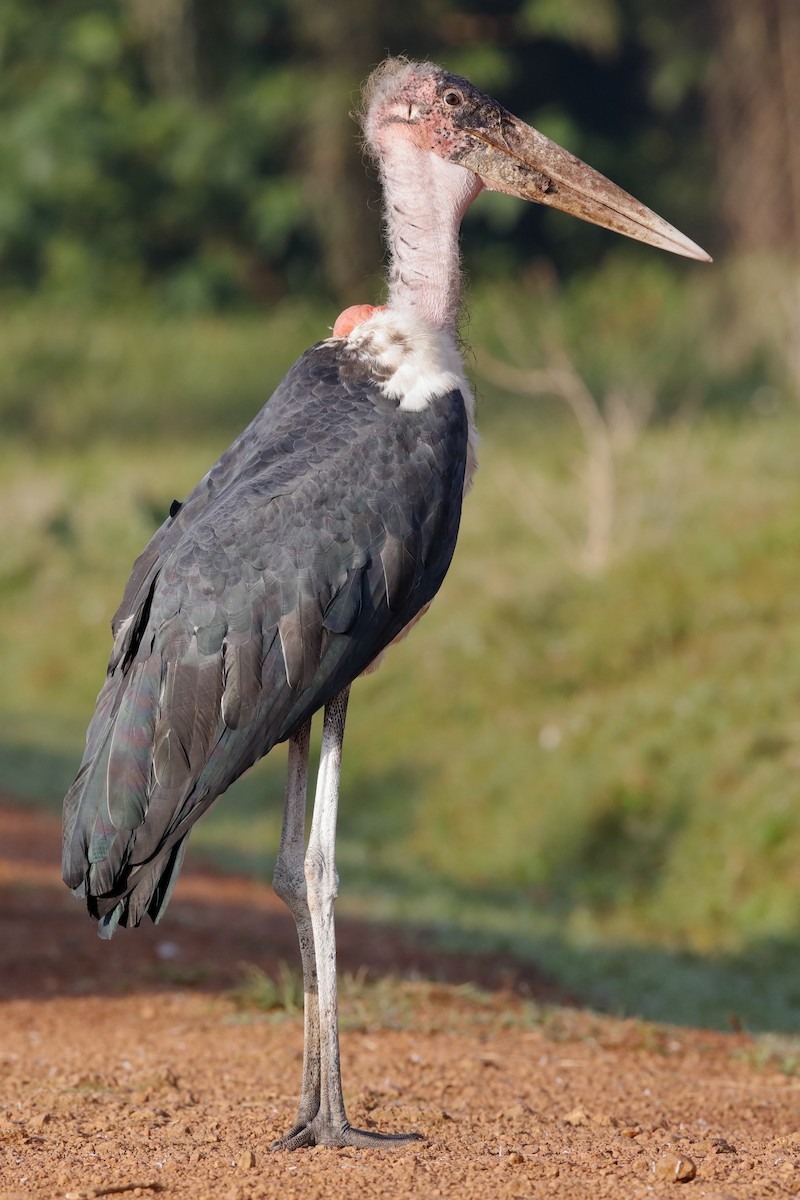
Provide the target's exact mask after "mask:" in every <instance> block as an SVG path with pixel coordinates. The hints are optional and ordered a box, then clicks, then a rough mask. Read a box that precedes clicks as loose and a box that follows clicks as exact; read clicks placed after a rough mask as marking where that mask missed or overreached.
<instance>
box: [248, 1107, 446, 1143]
mask: <svg viewBox="0 0 800 1200" xmlns="http://www.w3.org/2000/svg"><path fill="white" fill-rule="evenodd" d="M421 1141H423V1138H422V1135H421V1134H419V1133H372V1132H371V1131H370V1130H367V1129H354V1128H353V1126H352V1125H351V1124H350V1123H349V1122H348V1121H346V1120H345V1121H343V1122H342V1121H332V1120H330V1119H328V1120H325V1119H324V1118H323V1116H322V1113H317V1115H316V1116H315V1117H314V1118H313V1119H312V1120H311V1121H298V1123H297V1124H296V1125H293V1126H292V1128H291V1129H290V1130H289V1132H288V1133H287V1134H285V1135H284V1136H283V1137H282V1138H278V1140H277V1142H273V1143H272V1145H271V1146H270V1150H299V1149H301V1147H303V1146H333V1147H337V1148H339V1149H342V1148H344V1147H345V1146H354V1147H355V1148H356V1149H359V1150H391V1149H395V1148H396V1147H398V1146H409V1145H411V1143H412V1142H421Z"/></svg>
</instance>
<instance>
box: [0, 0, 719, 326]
mask: <svg viewBox="0 0 800 1200" xmlns="http://www.w3.org/2000/svg"><path fill="white" fill-rule="evenodd" d="M652 7H653V6H651V5H649V4H646V3H645V2H644V0H497V2H496V3H493V4H491V5H490V4H487V3H486V0H421V2H419V3H415V4H413V5H410V4H386V3H385V0H328V2H327V3H325V4H320V3H318V0H231V3H229V4H219V3H218V2H217V0H117V2H116V3H110V2H109V0H80V2H78V0H5V3H4V4H3V5H2V6H1V7H0V289H2V290H3V291H5V292H8V291H9V290H13V289H17V290H21V291H28V290H34V289H44V290H47V291H48V292H50V293H52V294H55V295H61V296H63V297H65V298H68V299H70V300H80V299H86V300H92V301H98V300H99V301H103V300H111V299H113V300H114V301H115V302H119V301H121V300H125V299H126V298H131V299H137V298H139V297H141V296H142V295H148V296H149V297H150V298H157V299H158V300H159V301H160V302H161V303H163V304H166V305H167V306H169V307H173V308H184V309H187V308H188V309H202V308H221V307H229V306H235V305H241V304H252V303H254V302H256V303H258V302H265V301H267V302H269V301H274V300H276V299H278V298H280V297H281V296H283V295H285V294H288V293H292V292H294V293H302V292H315V293H320V292H323V293H327V294H330V295H332V296H336V297H337V298H339V299H341V300H342V301H348V302H352V301H354V300H363V299H369V298H372V296H374V295H375V292H376V289H377V285H376V282H375V275H376V272H377V268H378V265H379V262H380V243H379V216H378V212H377V193H376V190H375V185H374V180H373V181H370V179H369V178H368V176H367V174H366V173H365V171H364V165H363V162H362V157H361V154H360V152H359V147H358V130H357V127H356V125H355V124H354V122H353V121H352V119H351V117H350V115H349V110H350V109H351V108H352V107H353V106H354V105H355V104H356V103H357V96H358V88H359V85H360V82H361V81H362V79H363V78H364V76H365V75H366V74H367V72H368V71H369V69H370V68H371V67H372V66H373V65H374V64H375V63H377V62H379V61H380V60H381V58H382V57H383V56H384V54H385V53H386V52H387V50H388V51H391V52H393V53H407V54H409V55H412V56H425V57H430V58H433V59H436V60H439V61H442V62H443V63H445V64H446V65H448V66H449V67H451V68H452V69H454V70H457V71H461V72H462V73H464V74H468V75H469V76H470V77H471V78H472V79H473V80H474V82H476V83H477V84H478V85H479V86H484V87H486V88H487V90H490V91H491V92H492V93H493V94H495V95H496V96H497V97H498V98H499V99H502V100H503V102H504V103H506V104H507V106H508V107H509V108H511V109H512V110H514V111H516V112H517V113H518V114H519V115H520V116H522V117H525V118H526V119H529V120H531V121H533V122H534V123H536V124H537V125H538V126H539V127H540V128H542V129H543V130H544V131H545V132H547V133H549V134H551V135H552V136H554V137H556V138H557V139H558V140H561V141H563V142H565V143H566V144H568V145H569V147H570V148H571V149H572V150H574V151H575V152H576V153H578V154H580V155H581V156H582V157H585V158H587V159H588V160H590V161H591V162H592V163H593V164H594V165H596V166H598V167H599V168H600V169H601V170H604V171H605V172H606V173H607V174H610V175H612V176H614V177H615V178H616V179H617V180H618V181H619V182H620V183H622V184H623V186H626V187H628V188H629V189H630V190H632V191H635V192H637V193H638V194H640V195H641V196H642V198H643V199H644V200H646V201H647V202H648V203H650V204H652V205H653V206H654V207H657V208H660V209H663V211H664V215H665V216H667V217H668V218H669V219H670V220H673V221H674V222H675V223H676V224H678V225H681V224H685V225H686V226H688V227H689V228H690V230H691V231H692V233H693V235H695V236H698V237H700V238H701V240H702V234H703V232H704V224H705V221H706V220H707V219H708V212H709V201H708V183H709V168H708V163H707V162H705V161H704V160H703V158H702V155H701V154H700V153H699V152H698V145H700V143H699V141H698V138H697V128H698V125H699V118H700V115H701V109H700V107H699V100H698V97H699V95H700V89H701V83H702V78H703V71H704V66H705V59H704V56H703V53H704V45H703V39H704V38H705V37H706V36H707V35H706V32H705V28H704V25H703V22H702V21H701V20H700V19H698V16H697V14H698V11H700V12H702V10H703V7H704V6H703V5H700V6H699V7H698V6H696V5H695V6H694V7H691V6H690V5H689V4H688V2H687V0H681V2H680V3H679V4H677V5H676V6H670V9H669V12H668V13H667V14H666V15H665V14H663V13H662V14H660V15H654V14H653V12H652V11H651V10H652ZM487 232H491V237H487V236H486V234H487ZM465 240H466V246H467V252H468V256H469V259H470V266H471V269H472V270H473V272H474V271H477V272H479V273H480V272H485V273H489V274H491V273H492V272H500V271H503V270H505V269H506V267H507V265H508V263H509V262H510V261H511V260H513V261H514V262H516V263H518V262H519V261H520V260H524V259H526V258H531V257H533V256H534V255H542V254H545V255H548V256H550V257H551V258H553V259H555V261H556V262H557V263H560V264H562V265H563V264H569V265H570V267H573V266H574V265H576V264H577V263H579V262H580V261H582V260H584V259H588V260H590V261H592V260H596V257H597V256H598V255H599V254H601V253H605V252H606V247H607V245H608V240H607V239H604V237H603V235H601V234H598V233H597V232H596V231H594V230H592V229H590V228H588V227H584V226H581V225H579V224H578V223H577V222H569V221H567V220H566V219H564V218H553V216H552V214H546V213H543V212H541V211H539V210H535V209H533V208H532V207H531V206H523V205H514V204H511V203H506V202H505V200H504V199H503V198H500V197H486V198H484V200H483V201H482V203H481V205H479V206H476V207H475V209H474V211H473V213H472V214H470V219H469V222H468V225H467V229H466V231H465Z"/></svg>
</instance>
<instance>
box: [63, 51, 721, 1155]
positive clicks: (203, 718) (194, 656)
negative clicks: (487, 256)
mask: <svg viewBox="0 0 800 1200" xmlns="http://www.w3.org/2000/svg"><path fill="white" fill-rule="evenodd" d="M363 121H364V132H365V136H366V143H367V147H368V149H369V150H370V151H371V153H372V154H373V155H374V157H375V159H376V160H377V163H378V166H379V169H380V176H381V180H382V184H383V191H384V196H385V213H386V215H385V220H386V233H387V240H388V246H389V253H390V258H391V264H390V270H389V286H388V304H387V305H386V306H385V307H383V308H380V309H379V308H372V307H371V306H367V305H365V306H361V307H359V308H358V309H355V310H348V311H347V312H346V313H344V314H342V317H341V318H340V320H339V321H338V322H337V324H336V325H335V327H334V331H333V336H332V337H329V338H326V339H325V340H324V341H321V342H319V343H318V344H317V345H316V346H313V347H312V348H311V349H310V350H309V351H308V352H307V353H306V354H304V355H303V357H302V358H301V359H300V360H299V361H298V362H297V363H296V364H295V365H294V366H293V367H292V368H291V370H290V371H289V373H288V375H286V377H285V378H284V380H283V381H282V383H280V384H279V385H278V387H277V389H276V391H275V393H274V395H273V396H272V398H271V399H270V401H269V403H268V404H267V405H266V406H265V407H264V408H263V409H262V410H261V412H260V413H258V415H257V416H256V417H255V418H254V419H253V421H252V422H251V424H250V425H249V426H248V428H247V429H246V430H245V431H244V433H242V434H241V436H240V437H239V438H237V440H236V441H235V442H234V443H233V445H232V446H231V447H230V449H229V450H227V451H226V452H225V453H224V454H223V456H222V458H220V460H219V462H217V463H216V464H215V465H214V466H213V467H212V468H211V470H210V471H209V472H208V474H207V475H206V476H205V477H204V478H203V479H202V480H201V481H200V483H199V484H198V485H197V487H196V488H195V489H194V491H193V492H191V494H190V495H189V496H188V498H187V499H186V500H185V501H184V502H183V503H182V504H179V503H178V502H177V501H176V502H175V503H174V504H173V506H172V508H171V510H170V515H169V517H168V519H167V520H166V521H165V522H164V524H163V525H162V526H161V528H160V529H159V530H158V532H157V533H156V534H155V536H154V537H153V539H152V541H151V542H150V544H149V546H147V548H146V549H145V550H144V552H143V553H142V555H141V556H140V557H139V558H138V559H137V561H136V563H135V565H134V568H133V573H132V575H131V578H130V581H129V583H128V586H127V588H126V590H125V594H124V597H123V600H122V604H121V606H120V608H119V610H118V612H117V614H116V616H115V618H114V620H113V625H112V629H113V634H114V647H113V650H112V653H111V658H110V661H109V665H108V674H107V678H106V682H105V685H104V687H103V689H102V691H101V692H100V695H99V697H98V701H97V709H96V712H95V715H94V718H93V720H92V722H91V725H90V727H89V732H88V736H87V745H86V752H85V755H84V758H83V762H82V765H81V767H80V771H79V773H78V776H77V778H76V780H75V782H74V784H73V785H72V787H71V789H70V791H69V793H68V795H67V797H66V800H65V804H64V879H65V881H66V883H67V884H68V886H69V887H70V888H72V890H73V891H74V892H75V894H76V895H77V896H80V897H82V898H84V899H85V901H86V903H87V904H88V908H89V912H90V913H91V914H92V916H93V917H95V918H96V919H97V920H98V921H99V927H100V934H101V936H102V937H110V936H111V934H112V933H113V932H114V930H115V929H116V927H117V926H118V925H122V926H130V925H138V924H139V922H140V921H141V920H142V918H143V917H144V916H145V915H148V916H150V917H151V918H152V919H153V920H154V921H158V920H159V919H160V918H161V916H162V914H163V912H164V909H165V907H166V904H167V901H168V900H169V897H170V894H171V892H172V889H173V887H174V884H175V880H176V877H177V875H178V872H179V870H180V866H181V863H182V861H183V856H184V851H185V849H186V839H187V836H188V834H189V832H190V830H191V828H192V826H193V825H194V823H195V821H196V820H197V819H198V817H200V816H201V815H202V813H204V812H205V810H206V809H207V808H208V807H209V805H210V804H211V803H212V802H213V801H214V800H215V799H216V797H217V796H219V795H220V794H221V793H222V792H224V791H225V789H226V788H227V787H228V786H229V784H231V783H232V782H233V781H234V779H236V778H237V777H238V776H239V775H241V774H242V772H243V771H245V770H246V769H247V768H248V767H249V766H251V764H252V763H254V762H255V761H256V760H257V759H259V758H261V757H262V755H265V754H267V753H268V751H269V750H271V749H272V747H273V746H274V745H275V744H276V743H277V742H283V741H287V740H288V743H289V754H288V773H287V786H286V801H285V811H284V818H283V829H282V833H281V840H280V849H279V853H278V859H277V865H276V868H275V876H274V884H275V890H276V891H277V893H278V895H279V896H280V897H281V898H282V899H283V900H284V901H285V902H286V904H287V905H288V907H289V908H290V910H291V912H292V914H293V916H294V919H295V922H296V925H297V933H298V937H299V941H300V953H301V958H302V965H303V978H304V987H305V1051H304V1060H303V1072H302V1086H301V1092H300V1103H299V1109H298V1113H297V1120H296V1122H295V1124H294V1125H293V1126H292V1128H291V1129H290V1130H289V1131H288V1133H286V1135H285V1136H284V1137H282V1138H281V1139H280V1140H279V1141H277V1142H276V1143H275V1144H274V1145H275V1147H276V1148H285V1149H294V1148H295V1147H298V1146H303V1145H309V1144H314V1143H322V1144H325V1145H329V1146H385V1145H397V1144H402V1143H403V1142H406V1141H409V1140H411V1139H413V1138H414V1137H416V1136H417V1135H415V1134H394V1135H383V1134H378V1133H371V1132H365V1131H362V1130H358V1129H354V1128H353V1127H352V1126H351V1125H350V1124H349V1122H348V1120H347V1115H346V1113H345V1107H344V1101H343V1097H342V1085H341V1075H340V1064H339V1036H338V1018H337V999H336V946H335V936H334V924H333V906H334V900H335V897H336V894H337V876H336V869H335V866H334V841H335V831H336V811H337V802H338V785H339V769H340V763H341V754H342V740H343V735H344V724H345V714H346V710H347V701H348V695H349V691H350V685H351V684H352V682H353V680H354V679H356V678H357V677H358V676H359V675H361V674H363V673H364V672H365V671H367V670H368V669H370V668H371V667H374V666H375V665H376V663H377V661H378V660H379V659H380V658H381V656H382V655H383V653H384V651H385V650H386V648H387V646H389V645H390V644H391V643H392V642H395V641H397V640H398V639H399V638H400V637H401V636H403V634H404V633H406V632H407V631H408V629H409V628H410V626H411V625H413V624H414V623H415V622H416V620H417V619H418V618H419V617H420V615H421V614H422V613H424V611H425V610H426V608H427V607H428V605H429V604H430V602H431V600H432V599H433V597H434V596H435V595H436V592H437V591H438V589H439V587H440V585H441V583H442V580H443V579H444V576H445V573H446V571H447V568H448V566H449V565H450V560H451V558H452V555H453V551H454V549H455V544H456V536H457V534H458V526H459V519H460V515H461V504H462V498H463V496H464V493H465V491H466V490H467V489H468V487H469V484H470V480H471V478H472V474H473V471H474V469H475V433H474V425H473V398H472V393H471V391H470V387H469V384H468V383H467V381H466V379H465V377H464V368H463V365H462V362H461V358H460V356H459V352H458V349H457V344H456V337H455V329H456V319H457V315H458V308H459V283H460V280H459V256H458V238H459V226H460V223H461V218H462V216H463V214H464V212H465V211H466V209H467V207H468V206H469V205H470V204H471V203H472V201H473V200H474V199H475V198H476V196H477V195H478V193H479V192H480V191H481V190H482V189H483V188H488V189H490V190H495V191H500V192H506V193H509V194H511V195H513V196H518V197H520V198H521V199H525V200H533V201H535V202H537V203H540V204H548V205H552V206H553V207H555V208H560V209H563V210H564V211H565V212H568V213H573V214H575V215H576V216H578V217H582V218H583V219H584V220H587V221H592V222H594V223H595V224H598V225H603V226H606V227H607V228H609V229H612V230H616V232H618V233H623V234H627V235H628V236H629V237H632V238H638V239H639V240H640V241H642V242H648V243H650V244H651V245H653V246H659V247H661V248H662V249H665V250H671V251H673V252H674V253H676V254H682V255H685V256H686V257H688V258H696V259H701V260H708V255H707V254H705V252H704V251H703V250H701V249H700V248H699V247H698V246H696V245H695V244H694V243H693V242H691V241H689V239H688V238H686V237H684V235H683V234H681V233H679V232H678V231H677V230H676V229H674V228H672V226H670V225H668V224H667V223H666V222H665V221H663V220H662V219H661V218H660V217H658V216H656V215H655V213H653V212H651V211H650V210H649V209H647V208H645V207H644V206H643V205H641V204H639V203H638V202H637V201H636V200H634V199H633V198H632V197H631V196H629V195H627V194H626V193H625V192H623V191H622V190H621V189H620V188H618V187H616V186H615V185H614V184H613V183H610V182H609V181H608V180H607V179H605V178H604V177H603V176H601V175H599V174H597V173H596V172H595V171H593V170H591V168H589V167H587V166H586V165H585V164H584V163H582V162H581V161H580V160H579V159H577V158H574V157H573V156H572V155H570V154H568V153H567V152H566V151H565V150H562V149H561V148H560V147H559V146H557V145H555V144H554V143H553V142H551V141H549V140H548V139H547V138H545V137H543V136H542V134H540V133H538V132H537V131H536V130H535V129H532V128H530V127H529V126H527V125H525V124H523V123H522V122H521V121H519V120H517V118H516V117H513V116H512V115H511V114H510V113H508V112H506V110H505V109H503V108H502V107H501V106H500V105H499V104H497V103H496V102H495V101H494V100H492V99H490V98H489V97H488V96H485V95H483V94H482V93H481V92H480V91H478V90H477V88H475V87H473V86H472V84H471V83H469V82H468V81H467V80H466V79H462V78H459V77H458V76H456V75H451V74H449V73H448V72H447V71H444V70H442V69H441V68H439V67H437V66H434V65H432V64H429V63H414V62H408V61H406V60H404V59H397V58H392V59H389V60H388V61H387V62H385V63H384V64H383V65H382V66H381V67H379V68H378V69H377V70H376V71H374V72H373V74H372V75H371V77H370V79H369V80H368V82H367V85H366V89H365V95H364V107H363ZM323 707H324V710H325V712H324V719H323V737H322V750H321V758H320V766H319V773H318V776H317V788H316V798H315V801H314V809H313V819H312V824H311V831H310V836H309V841H308V846H307V848H306V847H305V846H304V842H305V808H306V778H307V764H308V747H309V730H310V726H311V718H312V716H313V714H314V713H315V712H316V711H317V710H318V709H320V708H323Z"/></svg>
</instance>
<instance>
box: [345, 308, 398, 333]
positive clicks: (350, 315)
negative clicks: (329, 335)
mask: <svg viewBox="0 0 800 1200" xmlns="http://www.w3.org/2000/svg"><path fill="white" fill-rule="evenodd" d="M388 307H389V306H388V304H377V305H376V304H351V305H350V307H349V308H346V309H345V310H344V312H340V313H339V315H338V317H337V318H336V324H335V325H334V327H333V336H334V337H347V335H348V333H352V332H353V330H354V329H355V327H356V325H360V324H361V322H362V321H368V320H369V319H370V317H371V316H372V314H373V313H376V312H386V310H387V309H388Z"/></svg>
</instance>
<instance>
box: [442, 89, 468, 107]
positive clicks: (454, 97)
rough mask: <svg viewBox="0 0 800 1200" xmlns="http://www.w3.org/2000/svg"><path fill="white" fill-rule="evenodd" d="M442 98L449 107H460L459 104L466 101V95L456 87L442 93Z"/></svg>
mask: <svg viewBox="0 0 800 1200" xmlns="http://www.w3.org/2000/svg"><path fill="white" fill-rule="evenodd" d="M442 99H443V100H444V102H445V104H446V105H447V107H448V108H458V106H459V104H463V103H464V97H463V96H462V95H461V92H458V91H456V89H455V88H448V89H447V91H446V92H445V93H444V94H443V95H442Z"/></svg>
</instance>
